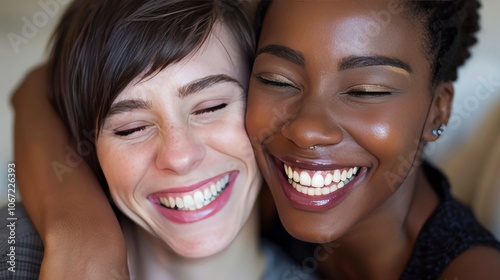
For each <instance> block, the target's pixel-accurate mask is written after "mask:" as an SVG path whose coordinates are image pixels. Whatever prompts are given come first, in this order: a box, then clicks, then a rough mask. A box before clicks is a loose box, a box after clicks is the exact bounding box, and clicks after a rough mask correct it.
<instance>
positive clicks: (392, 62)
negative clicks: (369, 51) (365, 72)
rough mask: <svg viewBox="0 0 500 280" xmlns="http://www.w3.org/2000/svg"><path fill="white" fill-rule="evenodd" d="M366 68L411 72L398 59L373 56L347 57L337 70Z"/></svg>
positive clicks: (405, 64)
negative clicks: (395, 69) (376, 67)
mask: <svg viewBox="0 0 500 280" xmlns="http://www.w3.org/2000/svg"><path fill="white" fill-rule="evenodd" d="M368 66H392V67H396V68H400V69H402V70H405V71H406V72H408V73H410V74H411V72H412V69H411V67H410V65H408V64H407V63H405V62H403V61H402V60H400V59H397V58H392V57H387V56H380V55H373V56H349V57H346V58H344V59H342V61H341V62H340V64H339V70H346V69H352V68H359V67H368Z"/></svg>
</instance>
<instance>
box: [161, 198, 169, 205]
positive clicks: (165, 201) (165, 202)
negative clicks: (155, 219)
mask: <svg viewBox="0 0 500 280" xmlns="http://www.w3.org/2000/svg"><path fill="white" fill-rule="evenodd" d="M160 202H161V203H163V205H165V206H167V207H169V206H170V204H169V203H168V199H167V198H164V197H161V198H160Z"/></svg>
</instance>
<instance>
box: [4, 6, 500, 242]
mask: <svg viewBox="0 0 500 280" xmlns="http://www.w3.org/2000/svg"><path fill="white" fill-rule="evenodd" d="M69 1H70V0H0V85H1V87H0V99H1V102H0V131H1V133H0V134H1V135H2V136H1V139H2V140H1V141H0V205H4V204H5V203H6V201H7V164H8V163H10V162H13V152H12V150H13V149H12V146H13V111H12V108H11V106H10V101H9V97H10V94H11V93H12V91H13V90H14V89H15V87H16V86H17V85H18V83H19V82H20V81H21V79H22V78H23V76H24V74H25V73H26V71H28V70H29V69H30V68H32V67H33V66H35V65H37V64H39V63H41V62H43V61H44V59H45V58H46V54H47V52H46V45H47V41H48V38H49V36H50V34H51V32H52V29H53V28H54V25H55V24H56V22H57V20H58V18H59V17H60V15H61V13H62V11H63V10H64V8H65V6H66V5H67V3H68V2H69ZM482 3H483V9H482V31H481V33H480V35H479V44H478V45H477V46H476V47H475V48H474V49H473V59H472V60H470V61H469V62H468V63H467V65H466V67H464V68H462V70H461V72H460V76H459V82H458V83H456V97H455V103H454V106H455V108H454V114H453V117H452V120H451V122H450V125H449V127H448V129H447V131H446V132H445V134H444V135H443V137H442V138H441V139H440V141H439V142H440V143H437V144H432V145H429V147H428V148H429V149H428V150H427V153H426V154H427V155H428V156H429V157H430V158H431V159H432V161H434V162H435V163H437V164H438V165H439V166H440V167H441V168H443V169H444V170H445V171H446V172H447V174H448V175H449V176H450V179H451V181H452V183H453V186H454V192H455V193H456V194H457V196H458V197H459V198H460V199H461V200H463V201H466V202H467V203H469V204H471V205H472V206H473V208H474V210H475V211H476V213H478V215H479V217H480V219H481V220H482V221H483V223H485V224H487V225H488V226H489V227H490V228H493V229H494V230H495V231H496V232H497V234H499V236H500V179H499V178H500V175H499V172H500V129H499V128H500V50H499V46H500V19H499V18H498V15H497V12H498V11H500V1H498V0H484V1H482Z"/></svg>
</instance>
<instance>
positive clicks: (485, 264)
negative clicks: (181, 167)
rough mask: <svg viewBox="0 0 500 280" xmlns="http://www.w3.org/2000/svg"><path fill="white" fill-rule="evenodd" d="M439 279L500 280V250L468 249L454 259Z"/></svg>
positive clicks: (486, 248)
mask: <svg viewBox="0 0 500 280" xmlns="http://www.w3.org/2000/svg"><path fill="white" fill-rule="evenodd" d="M439 279H442V280H467V279H500V250H497V249H495V248H492V247H486V246H477V247H473V248H470V249H468V250H467V251H465V252H464V253H462V254H461V255H460V256H458V257H457V258H456V259H454V260H453V261H452V262H451V263H450V265H448V267H447V268H446V269H445V270H444V272H443V274H442V275H441V277H440V278H439Z"/></svg>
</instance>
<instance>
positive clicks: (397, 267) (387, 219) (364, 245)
mask: <svg viewBox="0 0 500 280" xmlns="http://www.w3.org/2000/svg"><path fill="white" fill-rule="evenodd" d="M438 204H439V198H438V196H437V194H436V193H435V192H434V191H433V190H432V186H431V185H430V183H429V182H428V181H427V179H426V178H425V175H424V174H423V171H422V170H421V168H417V169H416V170H415V172H413V174H412V175H410V176H408V177H407V178H406V180H405V181H404V182H403V184H402V185H401V186H400V187H399V188H398V190H396V192H395V193H394V194H393V195H392V196H391V197H390V198H389V199H388V200H387V201H386V202H385V203H384V204H383V205H382V206H381V207H379V208H378V209H377V210H376V211H374V212H373V213H372V214H370V216H369V217H367V218H366V219H365V220H363V221H362V222H360V223H359V224H358V225H356V227H354V228H353V229H352V230H351V231H350V232H348V233H347V234H345V237H342V238H341V239H340V240H336V243H338V244H340V247H338V248H337V249H336V250H335V251H334V253H333V254H332V255H331V258H330V259H329V261H327V262H326V263H325V264H326V265H327V266H330V269H326V270H327V271H329V272H332V271H334V274H333V275H330V276H337V278H340V279H398V278H399V276H400V275H401V273H402V272H403V271H404V268H405V267H406V264H407V262H408V261H409V259H410V257H411V253H412V251H413V247H414V245H415V243H416V240H417V237H418V234H419V232H420V229H421V228H422V226H423V225H424V223H425V222H426V221H427V219H428V218H429V216H430V215H431V214H432V212H433V211H434V209H435V208H436V207H437V205H438ZM332 266H333V267H334V269H333V270H332V269H331V267H332Z"/></svg>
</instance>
